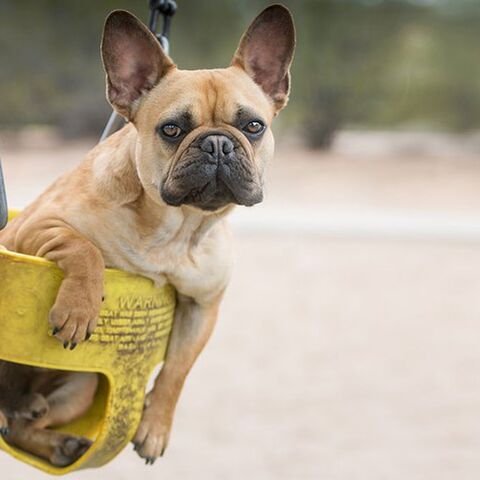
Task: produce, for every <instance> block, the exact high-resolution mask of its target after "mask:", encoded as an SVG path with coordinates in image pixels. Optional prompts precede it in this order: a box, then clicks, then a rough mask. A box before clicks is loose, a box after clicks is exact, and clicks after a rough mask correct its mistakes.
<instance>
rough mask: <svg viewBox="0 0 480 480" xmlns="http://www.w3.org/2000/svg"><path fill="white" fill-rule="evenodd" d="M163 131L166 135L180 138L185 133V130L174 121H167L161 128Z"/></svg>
mask: <svg viewBox="0 0 480 480" xmlns="http://www.w3.org/2000/svg"><path fill="white" fill-rule="evenodd" d="M161 132H162V134H163V135H164V136H165V137H168V138H178V137H179V136H180V135H181V134H182V133H183V130H182V129H181V128H180V127H179V126H178V125H175V124H174V123H167V124H166V125H164V126H163V127H162V128H161Z"/></svg>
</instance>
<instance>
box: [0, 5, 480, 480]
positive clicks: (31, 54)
mask: <svg viewBox="0 0 480 480" xmlns="http://www.w3.org/2000/svg"><path fill="white" fill-rule="evenodd" d="M269 3H270V2H267V1H261V0H244V1H238V0H209V1H203V2H199V1H194V0H178V4H179V9H178V13H177V14H176V16H175V17H174V19H173V25H172V35H171V55H172V56H173V58H174V60H175V61H176V62H177V64H178V65H179V66H180V67H182V68H205V67H219V66H225V65H227V64H228V63H229V61H230V58H231V56H232V54H233V52H234V50H235V48H236V45H237V43H238V39H239V38H240V35H241V33H242V32H243V30H244V29H245V28H246V26H247V25H248V23H249V22H250V21H251V19H252V18H253V17H254V16H255V15H256V14H257V13H258V12H259V11H260V10H261V9H262V8H263V7H265V6H266V5H268V4H269ZM283 3H284V4H286V5H287V6H288V7H289V8H290V9H291V11H292V13H293V15H294V17H295V20H296V24H297V34H298V48H297V53H296V57H295V61H294V65H293V72H292V79H293V80H292V94H291V101H290V104H289V106H288V108H287V109H286V110H285V111H284V112H282V113H281V115H280V117H279V118H278V120H277V121H276V124H275V125H274V129H275V132H276V139H277V155H276V158H275V160H274V162H273V164H272V165H271V166H270V170H269V174H268V180H267V198H266V201H265V202H264V204H262V205H261V206H257V207H254V208H252V209H245V208H243V209H240V208H239V209H237V211H236V212H235V213H234V215H233V216H232V221H231V223H232V227H233V229H234V231H235V238H236V241H235V243H236V258H237V262H236V263H237V265H236V269H235V272H234V276H233V279H232V283H231V285H230V288H229V290H228V292H227V296H226V299H225V302H224V305H223V309H222V312H221V318H220V321H219V323H218V327H217V329H216V331H215V333H214V335H213V338H212V340H211V342H210V344H209V345H208V347H207V349H206V351H205V353H204V354H203V355H202V356H201V358H200V360H199V361H198V363H197V365H196V366H195V368H194V369H193V371H192V374H191V375H190V378H189V380H188V382H187V386H186V388H185V391H184V394H183V397H182V398H181V400H180V404H179V407H178V409H177V417H176V422H175V425H174V431H173V434H172V439H171V445H170V447H169V450H168V451H167V453H166V456H165V458H163V459H161V460H160V461H159V462H157V463H156V464H155V466H154V467H153V468H152V467H145V466H144V465H143V464H142V463H141V461H140V460H139V459H138V458H137V457H136V455H135V454H134V452H133V451H131V449H127V450H126V451H125V452H124V453H122V455H120V457H119V458H118V459H116V460H115V461H114V462H113V463H112V464H111V465H109V466H107V467H105V468H104V469H103V470H102V471H100V472H96V471H88V472H82V473H79V474H73V475H71V478H72V479H75V480H76V479H80V478H82V479H92V480H93V479H96V478H98V475H106V476H107V477H108V478H112V479H131V478H134V477H135V476H136V475H142V477H143V478H145V479H146V480H148V479H153V478H160V477H162V478H165V479H170V478H172V479H173V478H181V479H194V478H195V479H229V480H231V479H244V478H251V479H260V480H266V479H275V480H278V479H285V480H287V479H288V480H304V479H305V480H310V479H312V480H313V479H315V480H317V479H319V478H325V479H341V480H351V479H363V478H365V479H369V480H372V479H387V480H390V479H402V480H403V479H405V478H408V479H410V480H413V479H432V478H435V479H436V480H442V479H455V480H457V479H462V480H464V479H465V480H466V479H477V478H478V476H479V475H480V455H479V451H480V375H479V372H480V349H479V348H478V345H479V344H480V333H479V328H478V325H479V319H480V302H479V294H478V292H479V291H480V277H479V274H478V272H479V270H480V213H479V212H480V188H479V184H480V134H479V132H480V28H479V25H480V0H416V1H415V0H403V1H402V0H383V1H382V0H316V1H315V0H284V2H283ZM116 8H125V9H128V10H130V11H132V12H134V13H136V14H137V15H138V16H139V17H140V18H141V19H143V20H145V21H147V20H148V2H147V1H143V0H98V1H96V2H85V1H81V0H35V1H34V0H0V60H1V63H0V65H1V67H0V95H1V97H0V98H1V101H0V157H1V158H2V161H3V166H4V170H5V177H6V182H7V193H8V196H9V200H10V204H11V206H12V207H18V208H22V207H24V206H25V205H26V204H28V203H29V202H30V201H32V200H33V199H34V198H35V197H36V196H37V195H38V194H39V193H40V192H41V191H43V189H44V188H45V187H46V186H47V185H48V184H49V183H50V182H51V181H52V180H53V179H54V178H56V177H57V176H58V175H59V174H61V173H63V172H65V171H68V170H70V169H72V168H73V167H74V166H75V165H77V164H78V162H80V161H81V159H82V157H83V155H84V154H85V153H86V152H87V151H88V150H89V148H91V147H92V146H93V145H94V144H95V143H96V142H97V141H98V138H99V136H100V133H101V131H102V129H103V126H104V125H105V122H106V120H107V118H108V115H109V112H110V110H109V107H108V104H107V102H106V101H105V98H104V74H103V70H102V67H101V63H100V57H99V42H100V36H101V29H102V25H103V22H104V19H105V16H106V15H107V13H108V12H109V11H111V10H113V9H116ZM0 469H1V471H2V475H3V476H5V478H8V480H20V479H23V478H25V475H29V477H30V478H32V479H45V478H47V477H46V476H45V475H43V474H40V473H36V472H33V471H32V470H31V469H30V468H29V467H26V466H23V465H20V464H18V463H16V462H15V461H14V460H12V459H10V458H8V457H7V456H6V455H4V454H0Z"/></svg>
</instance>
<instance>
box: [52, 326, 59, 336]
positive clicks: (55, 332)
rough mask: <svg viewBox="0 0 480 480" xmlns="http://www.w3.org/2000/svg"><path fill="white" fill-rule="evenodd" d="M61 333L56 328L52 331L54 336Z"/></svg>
mask: <svg viewBox="0 0 480 480" xmlns="http://www.w3.org/2000/svg"><path fill="white" fill-rule="evenodd" d="M59 331H60V329H59V328H58V327H55V328H54V329H53V330H52V335H56V334H57V333H58V332H59Z"/></svg>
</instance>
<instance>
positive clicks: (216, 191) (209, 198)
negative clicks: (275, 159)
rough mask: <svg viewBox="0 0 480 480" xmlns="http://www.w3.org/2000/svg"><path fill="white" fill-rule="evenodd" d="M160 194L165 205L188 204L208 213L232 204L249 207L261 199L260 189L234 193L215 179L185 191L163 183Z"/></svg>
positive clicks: (178, 205)
mask: <svg viewBox="0 0 480 480" xmlns="http://www.w3.org/2000/svg"><path fill="white" fill-rule="evenodd" d="M160 195H161V197H162V199H163V201H164V202H165V203H166V204H167V205H170V206H173V207H180V206H181V205H188V206H191V207H194V208H197V209H199V210H203V211H205V212H210V213H211V212H217V211H220V210H224V209H225V208H226V207H228V206H232V205H244V206H247V207H251V206H253V205H255V204H257V203H260V202H261V201H262V200H263V193H262V192H261V190H260V191H259V192H251V193H250V194H245V195H238V194H237V195H235V194H234V193H233V192H232V191H231V190H230V189H229V188H228V186H227V185H226V184H225V183H223V182H221V181H216V180H212V181H210V182H208V183H207V184H206V185H203V186H201V187H199V188H194V189H192V190H190V191H187V192H181V191H178V190H175V189H171V190H170V189H167V188H166V187H165V185H163V186H162V188H161V189H160Z"/></svg>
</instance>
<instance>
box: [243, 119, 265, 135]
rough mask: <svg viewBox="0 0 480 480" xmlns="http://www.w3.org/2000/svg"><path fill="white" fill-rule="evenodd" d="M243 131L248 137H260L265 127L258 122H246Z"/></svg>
mask: <svg viewBox="0 0 480 480" xmlns="http://www.w3.org/2000/svg"><path fill="white" fill-rule="evenodd" d="M243 130H244V131H245V132H247V133H249V134H250V135H260V134H261V133H262V132H263V131H264V130H265V125H264V124H263V123H262V122H260V121H259V120H252V121H251V122H248V123H247V124H246V125H245V127H244V128H243Z"/></svg>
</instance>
